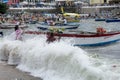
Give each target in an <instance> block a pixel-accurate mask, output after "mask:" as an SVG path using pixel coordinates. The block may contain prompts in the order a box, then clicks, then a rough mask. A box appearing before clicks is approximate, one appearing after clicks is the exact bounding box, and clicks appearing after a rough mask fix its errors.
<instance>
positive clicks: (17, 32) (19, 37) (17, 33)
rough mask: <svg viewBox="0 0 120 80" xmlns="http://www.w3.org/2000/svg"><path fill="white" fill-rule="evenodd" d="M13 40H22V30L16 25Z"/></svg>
mask: <svg viewBox="0 0 120 80" xmlns="http://www.w3.org/2000/svg"><path fill="white" fill-rule="evenodd" d="M15 34H16V36H15V40H21V41H22V34H23V31H22V30H21V29H20V28H19V26H18V25H16V26H15Z"/></svg>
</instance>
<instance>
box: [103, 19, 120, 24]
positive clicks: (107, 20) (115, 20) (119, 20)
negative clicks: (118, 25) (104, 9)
mask: <svg viewBox="0 0 120 80" xmlns="http://www.w3.org/2000/svg"><path fill="white" fill-rule="evenodd" d="M105 21H106V22H107V23H109V22H120V19H106V20H105Z"/></svg>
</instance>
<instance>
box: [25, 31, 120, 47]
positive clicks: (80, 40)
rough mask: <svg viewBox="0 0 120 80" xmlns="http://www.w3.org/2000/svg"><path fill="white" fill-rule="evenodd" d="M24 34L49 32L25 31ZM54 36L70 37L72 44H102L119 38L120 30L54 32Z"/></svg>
mask: <svg viewBox="0 0 120 80" xmlns="http://www.w3.org/2000/svg"><path fill="white" fill-rule="evenodd" d="M25 33H26V34H38V35H40V34H50V33H49V32H46V33H45V32H39V31H38V32H37V31H26V32H25ZM54 36H55V37H61V39H71V40H72V42H73V43H74V46H103V45H107V44H111V43H114V42H117V41H119V40H120V31H111V32H106V33H101V34H100V33H92V32H81V33H62V34H59V33H54Z"/></svg>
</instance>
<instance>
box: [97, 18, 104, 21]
mask: <svg viewBox="0 0 120 80" xmlns="http://www.w3.org/2000/svg"><path fill="white" fill-rule="evenodd" d="M105 20H106V19H105V18H96V19H95V21H105Z"/></svg>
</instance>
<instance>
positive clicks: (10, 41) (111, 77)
mask: <svg viewBox="0 0 120 80" xmlns="http://www.w3.org/2000/svg"><path fill="white" fill-rule="evenodd" d="M80 23H81V25H80V27H79V30H85V31H92V32H94V31H95V30H96V29H95V28H97V27H98V26H102V27H104V28H105V29H106V30H109V31H110V30H119V29H120V28H119V27H120V26H119V24H120V23H105V22H94V20H82V21H81V22H80ZM4 32H5V33H6V34H5V37H4V38H3V39H1V42H0V51H1V52H0V59H3V60H8V64H17V66H16V68H18V69H19V70H22V71H25V72H29V73H30V75H33V76H35V77H41V78H43V80H120V49H119V47H120V42H117V43H115V44H112V45H108V46H102V47H75V46H73V45H72V43H70V40H66V41H62V40H61V41H60V42H57V41H56V42H53V43H50V44H48V43H46V36H45V35H24V40H23V41H15V40H14V31H13V30H11V31H8V30H7V31H4ZM8 34H9V35H8Z"/></svg>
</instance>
